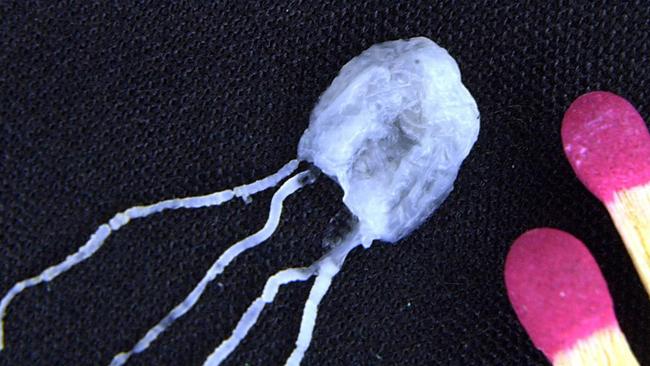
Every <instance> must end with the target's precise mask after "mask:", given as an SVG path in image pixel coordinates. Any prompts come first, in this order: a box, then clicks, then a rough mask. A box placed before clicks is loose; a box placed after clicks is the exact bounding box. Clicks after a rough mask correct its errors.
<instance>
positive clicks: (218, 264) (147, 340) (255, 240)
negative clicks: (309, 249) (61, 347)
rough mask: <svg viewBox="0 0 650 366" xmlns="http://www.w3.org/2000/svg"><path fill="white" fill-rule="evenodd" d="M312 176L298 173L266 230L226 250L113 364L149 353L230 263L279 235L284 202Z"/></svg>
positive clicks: (279, 195) (281, 192)
mask: <svg viewBox="0 0 650 366" xmlns="http://www.w3.org/2000/svg"><path fill="white" fill-rule="evenodd" d="M310 174H311V173H310V172H309V171H304V172H301V173H298V174H296V175H295V176H293V177H291V178H289V179H288V180H287V181H286V182H285V183H284V184H282V186H280V188H279V189H278V190H277V192H275V194H274V195H273V198H272V199H271V207H270V209H269V216H268V219H267V221H266V224H264V227H263V228H262V229H260V230H259V231H257V232H256V233H254V234H252V235H250V236H248V237H246V238H244V239H242V240H240V241H239V242H237V243H235V244H233V245H232V246H230V247H229V248H228V249H226V251H225V252H223V254H221V256H219V258H218V259H217V260H216V261H215V262H214V263H213V264H212V266H211V267H210V269H209V270H208V271H207V272H206V274H205V276H204V277H203V278H202V279H201V281H199V283H198V284H197V285H196V286H195V287H194V289H193V290H192V291H191V292H190V293H189V295H188V296H187V297H186V298H185V299H184V300H183V301H182V302H181V303H180V304H178V305H176V307H174V308H173V309H172V310H171V311H170V312H169V313H167V315H165V317H164V318H162V320H160V321H159V322H158V323H157V324H156V325H155V326H154V327H152V328H151V329H149V331H147V333H146V334H145V335H144V336H143V337H142V338H141V339H140V340H139V341H138V342H137V343H136V344H135V346H133V348H131V349H130V350H129V351H126V352H121V353H119V354H117V355H116V356H115V357H114V358H113V360H112V361H111V366H119V365H122V364H124V363H125V362H126V361H127V360H128V359H129V357H130V356H131V355H133V354H134V353H140V352H142V351H144V350H146V349H147V348H148V347H149V345H150V344H151V342H153V341H154V340H155V339H156V338H158V336H159V335H160V334H161V333H162V332H164V331H165V330H166V329H167V328H168V327H169V326H171V325H172V324H173V323H174V321H176V319H178V318H180V317H181V316H183V315H185V313H187V312H188V311H189V310H190V309H191V308H192V307H193V306H194V305H195V304H196V303H197V301H198V300H199V298H200V296H201V295H202V294H203V292H204V291H205V289H206V287H207V286H208V284H209V283H210V282H212V281H213V280H214V279H215V278H216V277H217V276H218V275H219V274H221V273H222V272H223V271H224V269H225V268H226V267H227V266H228V265H229V264H230V262H232V261H233V260H234V259H235V258H236V257H237V256H238V255H239V254H241V253H243V252H244V251H246V250H248V249H251V248H253V247H255V246H257V245H259V244H260V243H262V242H264V241H265V240H266V239H268V238H269V237H270V236H271V235H272V234H273V233H274V232H275V230H276V229H277V227H278V225H279V223H280V215H281V213H282V204H283V202H284V200H285V199H286V198H287V197H289V196H290V195H291V194H293V193H294V192H296V191H297V190H299V189H300V188H302V187H303V186H304V185H305V184H309V183H311V181H310V180H309V179H306V178H309V176H310Z"/></svg>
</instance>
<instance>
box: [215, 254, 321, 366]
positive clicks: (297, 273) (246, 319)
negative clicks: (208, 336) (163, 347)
mask: <svg viewBox="0 0 650 366" xmlns="http://www.w3.org/2000/svg"><path fill="white" fill-rule="evenodd" d="M313 274H314V269H313V268H311V267H301V268H289V269H284V270H282V271H279V272H278V273H276V274H274V275H273V276H271V277H269V279H268V280H267V281H266V285H264V290H263V291H262V294H261V295H260V296H259V297H258V298H257V299H255V300H254V301H253V302H252V303H251V305H250V306H249V307H248V309H247V310H246V312H245V313H244V315H242V317H241V318H240V319H239V322H238V323H237V326H235V329H234V330H233V332H232V335H231V336H230V337H229V338H227V339H225V340H224V341H223V342H221V344H220V345H219V346H218V347H217V348H216V349H215V350H214V351H213V352H212V354H210V356H208V358H207V359H206V360H205V362H204V363H203V366H217V365H219V364H221V362H223V361H224V360H225V359H226V358H227V357H228V356H229V355H230V353H232V351H234V350H235V348H237V346H238V345H239V342H241V341H242V340H243V339H244V338H245V337H246V335H247V334H248V331H249V330H250V329H251V328H252V327H253V325H255V323H257V318H259V316H260V314H261V313H262V310H264V306H265V305H266V304H270V303H272V302H273V300H274V299H275V295H276V294H277V293H278V290H279V289H280V286H282V285H286V284H287V283H290V282H296V281H306V280H308V279H309V278H310V277H311V276H313Z"/></svg>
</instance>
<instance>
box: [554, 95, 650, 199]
mask: <svg viewBox="0 0 650 366" xmlns="http://www.w3.org/2000/svg"><path fill="white" fill-rule="evenodd" d="M562 143H563V144H564V152H565V153H566V155H567V158H568V159H569V162H570V163H571V166H572V167H573V170H574V171H575V172H576V175H577V176H578V178H579V179H580V180H581V181H582V183H583V184H584V185H585V186H587V188H588V189H589V190H590V191H591V192H592V193H593V194H594V195H596V197H598V198H599V199H600V200H601V201H603V202H605V203H608V202H610V201H611V200H612V198H613V196H612V195H613V193H614V192H617V191H621V190H625V189H628V188H633V187H636V186H639V185H644V184H646V183H649V182H650V134H649V133H648V128H647V127H646V124H645V122H643V119H642V118H641V116H640V115H639V113H638V112H637V111H636V109H634V107H633V106H632V105H631V104H630V103H629V102H628V101H627V100H625V99H623V98H621V97H619V96H618V95H616V94H612V93H609V92H603V91H598V92H592V93H587V94H584V95H582V96H580V97H579V98H578V99H576V100H575V101H574V102H573V103H572V104H571V106H570V107H569V109H568V110H567V111H566V113H565V114H564V119H563V120H562Z"/></svg>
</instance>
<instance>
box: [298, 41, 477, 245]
mask: <svg viewBox="0 0 650 366" xmlns="http://www.w3.org/2000/svg"><path fill="white" fill-rule="evenodd" d="M479 124H480V123H479V112H478V108H477V106H476V102H475V101H474V99H473V98H472V96H471V95H470V93H469V92H468V91H467V89H466V88H465V86H464V85H463V83H462V82H461V77H460V71H459V69H458V65H457V64H456V62H455V61H454V59H453V58H452V57H451V56H450V55H449V54H448V53H447V51H446V50H445V49H443V48H441V47H439V46H438V45H437V44H435V43H434V42H433V41H431V40H429V39H427V38H424V37H417V38H412V39H409V40H397V41H390V42H384V43H381V44H377V45H374V46H372V47H370V48H369V49H367V50H366V51H364V52H363V53H361V54H360V55H359V56H357V57H355V58H353V59H352V60H350V62H348V63H347V64H346V65H345V66H343V68H342V69H341V72H340V73H339V75H338V76H337V77H336V78H335V79H334V81H333V82H332V85H331V86H330V87H329V88H328V89H327V90H326V91H325V93H323V95H322V96H321V98H320V100H319V102H318V104H317V105H316V107H315V108H314V111H313V112H312V115H311V119H310V123H309V127H308V129H307V130H306V131H305V133H304V134H303V136H302V138H301V140H300V144H299V146H298V156H299V158H300V159H302V160H306V161H309V162H312V163H313V164H314V165H316V166H317V167H319V168H320V169H321V170H322V171H323V172H324V173H325V174H327V175H329V176H330V177H331V178H333V179H335V180H336V181H337V182H338V183H339V185H340V186H341V188H342V189H343V192H344V196H343V202H344V203H345V204H346V206H347V207H348V208H349V209H350V211H351V212H352V213H353V214H354V215H356V216H357V218H358V219H359V224H360V228H359V229H360V230H361V232H362V234H363V236H364V237H365V239H366V240H368V239H369V240H373V239H381V240H385V241H390V242H395V241H397V240H399V239H400V238H402V237H403V236H405V235H407V234H408V233H409V232H411V231H412V230H413V229H415V228H416V227H417V226H418V225H419V224H421V223H422V221H424V220H425V219H426V218H427V217H428V216H429V215H430V214H431V213H432V212H433V210H434V209H435V208H436V207H438V205H440V203H441V202H442V201H443V200H444V199H445V198H446V196H447V195H448V194H449V192H451V190H452V186H453V182H454V180H455V178H456V175H457V173H458V169H459V168H460V165H461V163H462V161H463V159H464V158H465V157H466V156H467V154H468V153H469V151H470V149H471V148H472V145H473V144H474V142H475V141H476V138H477V137H478V132H479Z"/></svg>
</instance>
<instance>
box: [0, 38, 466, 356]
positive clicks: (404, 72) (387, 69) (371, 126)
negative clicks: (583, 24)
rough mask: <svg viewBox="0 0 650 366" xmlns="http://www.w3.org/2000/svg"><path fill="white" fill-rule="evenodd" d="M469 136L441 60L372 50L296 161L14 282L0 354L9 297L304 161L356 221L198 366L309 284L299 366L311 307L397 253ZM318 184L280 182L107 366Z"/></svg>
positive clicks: (435, 50) (169, 205)
mask: <svg viewBox="0 0 650 366" xmlns="http://www.w3.org/2000/svg"><path fill="white" fill-rule="evenodd" d="M478 132H479V112H478V109H477V106H476V103H475V101H474V99H473V98H472V96H471V95H470V93H469V92H468V91H467V89H465V87H464V86H463V84H462V82H461V78H460V71H459V69H458V66H457V65H456V62H455V61H454V59H453V58H452V57H451V56H450V55H449V54H448V53H447V51H446V50H444V49H443V48H441V47H439V46H438V45H436V44H435V43H434V42H432V41H431V40H429V39H427V38H423V37H418V38H412V39H409V40H397V41H390V42H385V43H381V44H377V45H374V46H372V47H370V48H369V49H368V50H366V51H364V52H363V53H361V54H360V55H359V56H357V57H355V58H353V59H352V60H351V61H350V62H348V63H347V64H346V65H345V66H343V68H342V69H341V71H340V74H339V75H338V76H337V77H336V78H335V79H334V81H333V82H332V85H331V86H330V87H329V88H328V89H327V90H326V91H325V93H324V94H323V95H322V96H321V98H320V100H319V102H318V104H317V105H316V107H315V108H314V110H313V112H312V115H311V118H310V122H309V127H308V129H307V130H306V131H305V133H304V134H303V136H302V138H301V139H300V143H299V146H298V159H297V160H292V161H290V162H289V163H287V164H286V165H285V166H283V167H282V168H281V169H280V170H279V171H278V172H277V173H275V174H272V175H271V176H268V177H266V178H263V179H261V180H258V181H256V182H253V183H250V184H247V185H242V186H239V187H236V188H234V189H232V190H226V191H222V192H217V193H213V194H209V195H206V196H199V197H189V198H179V199H170V200H166V201H162V202H159V203H155V204H152V205H148V206H136V207H132V208H129V209H127V210H126V211H123V212H120V213H118V214H116V215H115V216H114V217H113V218H112V219H111V220H110V221H109V222H108V223H106V224H103V225H101V226H100V227H99V228H98V229H97V230H96V231H95V233H94V234H93V235H92V236H91V237H90V239H89V240H88V242H86V243H85V244H84V245H83V246H82V247H81V248H79V250H78V251H77V252H76V253H74V254H72V255H70V256H68V257H67V258H66V259H65V260H64V261H63V262H61V263H59V264H56V265H54V266H52V267H49V268H47V269H46V270H44V271H43V272H42V273H41V274H39V275H37V276H35V277H32V278H29V279H26V280H24V281H21V282H18V283H16V284H15V285H14V286H13V287H12V288H11V289H10V290H9V292H8V293H7V294H6V295H5V296H4V298H3V299H2V301H1V302H0V349H2V347H3V343H2V339H3V333H2V323H1V321H2V319H3V318H4V315H5V312H6V310H7V307H8V306H9V303H10V302H11V300H12V299H13V298H14V297H15V296H16V295H18V294H19V293H20V292H21V291H23V290H25V289H26V288H28V287H32V286H35V285H38V284H40V283H42V282H46V281H51V280H52V279H54V278H55V277H57V276H59V275H60V274H62V273H63V272H65V271H67V270H69V269H70V268H72V267H73V266H74V265H76V264H78V263H80V262H82V261H84V260H85V259H87V258H89V257H90V256H92V255H93V254H94V253H95V252H96V251H97V250H99V248H101V246H102V244H103V243H104V241H105V240H106V238H107V237H108V236H109V235H110V234H111V233H113V232H115V231H117V230H119V229H120V228H121V227H122V226H124V225H126V224H127V223H128V222H129V221H131V220H133V219H136V218H142V217H146V216H149V215H152V214H154V213H158V212H161V211H163V210H169V209H178V208H196V207H206V206H215V205H219V204H221V203H223V202H226V201H228V200H231V199H233V198H235V197H240V198H242V199H247V198H248V197H249V196H251V195H253V194H255V193H257V192H260V191H262V190H265V189H268V188H271V187H274V186H276V185H278V184H279V183H280V182H282V181H284V180H285V179H286V178H287V177H289V176H290V175H291V174H292V173H293V172H294V171H295V170H296V169H297V168H298V163H299V161H306V162H309V163H312V164H313V165H314V166H316V167H317V168H318V169H320V170H321V171H322V172H324V173H325V174H327V175H328V176H329V177H330V178H332V179H334V180H335V181H336V182H337V183H338V184H339V185H340V186H341V188H342V189H343V192H344V195H343V202H344V203H345V205H346V206H347V208H348V209H349V211H350V212H351V213H352V214H353V216H354V221H353V222H351V223H350V226H351V229H350V230H349V232H348V233H347V234H346V235H344V236H343V237H342V238H340V240H338V242H336V243H334V244H333V245H332V247H331V249H330V251H329V252H328V253H327V254H325V255H324V256H323V257H321V259H319V260H318V261H316V262H315V263H313V264H312V265H310V266H309V267H304V268H289V269H285V270H282V271H280V272H278V273H276V274H275V275H273V276H271V277H270V278H269V279H268V280H267V282H266V285H265V286H264V289H263V290H262V293H261V295H260V296H259V297H258V298H257V299H256V300H254V301H253V303H252V304H251V305H250V306H249V308H248V309H247V310H246V312H245V313H244V314H243V315H242V317H241V319H240V320H239V323H238V324H237V326H236V327H235V329H234V330H233V332H232V335H231V336H230V337H229V338H228V339H225V340H223V341H222V342H221V344H220V345H219V346H218V347H217V348H216V349H215V350H214V352H213V353H212V354H210V355H209V356H208V358H207V360H206V361H205V365H219V364H220V363H221V362H222V361H224V360H225V359H226V358H227V357H228V355H229V354H230V353H231V352H233V351H234V350H235V348H236V347H237V346H238V345H239V343H240V342H241V341H242V339H243V338H244V337H245V336H246V334H247V333H248V331H249V330H250V329H251V327H252V326H253V325H254V324H255V323H256V321H257V318H258V317H259V315H260V313H261V312H262V310H263V308H264V306H265V305H266V304H269V303H272V302H273V299H274V298H275V295H276V294H277V292H278V290H279V288H280V286H282V285H284V284H287V283H289V282H293V281H305V280H308V279H309V278H310V277H312V276H316V278H315V281H314V284H313V286H312V288H311V291H310V293H309V297H308V299H307V301H306V302H305V306H304V310H303V314H302V321H301V325H300V330H299V333H298V337H297V340H296V343H295V348H294V350H293V352H292V353H291V355H290V356H289V358H288V360H287V361H286V364H287V365H299V364H300V362H301V360H302V358H303V355H304V354H305V351H306V350H307V348H308V347H309V344H310V342H311V337H312V331H313V329H314V326H315V324H316V315H317V311H318V305H319V303H320V301H321V300H322V298H323V296H324V295H325V293H326V292H327V290H328V288H329V286H330V284H331V283H332V279H333V277H334V276H335V275H336V274H337V273H338V271H339V270H340V268H341V266H342V264H343V262H344V260H345V258H346V256H347V255H348V253H349V252H350V251H351V250H352V249H354V248H355V247H357V246H359V245H363V246H364V247H366V248H368V247H369V246H370V245H371V244H372V242H373V241H375V240H382V241H386V242H391V243H395V242H397V241H398V240H399V239H401V238H403V237H404V236H406V235H408V234H409V233H410V232H411V231H413V230H414V229H415V228H417V227H418V226H419V225H420V224H422V222H423V221H424V220H425V219H426V218H427V217H428V216H429V215H431V213H432V212H433V211H434V210H435V209H436V208H437V207H438V206H439V205H440V204H441V202H442V201H443V200H444V199H445V198H446V197H447V195H448V194H449V192H451V190H452V186H453V182H454V180H455V178H456V175H457V173H458V170H459V168H460V165H461V163H462V161H463V160H464V159H465V157H466V156H467V155H468V154H469V151H470V149H471V148H472V146H473V144H474V142H475V141H476V138H477V137H478ZM315 178H316V177H315V175H314V174H313V173H312V172H311V171H310V170H306V171H303V172H301V173H298V174H296V175H294V176H293V177H291V178H289V179H287V180H286V181H284V183H283V184H282V185H281V186H280V188H279V189H278V190H277V191H276V192H275V194H274V195H273V198H272V201H271V208H270V212H269V216H268V220H267V222H266V224H265V225H264V227H263V228H262V229H260V230H259V231H258V232H256V233H254V234H253V235H251V236H249V237H247V238H245V239H243V240H241V241H239V242H237V243H235V244H234V245H232V246H231V247H229V248H228V249H227V250H226V251H225V252H224V253H223V254H222V255H221V256H220V257H219V258H218V259H217V261H216V262H215V263H214V264H213V265H212V267H210V269H209V270H208V271H207V273H206V274H205V277H203V279H202V280H201V281H200V282H199V283H198V284H197V285H196V287H195V288H194V289H193V290H192V291H191V292H190V293H189V295H187V297H186V298H185V299H184V300H183V301H181V302H180V303H179V304H178V305H177V306H176V307H175V308H174V309H172V310H171V311H170V312H169V313H168V314H167V315H166V316H165V317H164V318H163V319H161V320H160V322H158V324H155V325H154V326H153V327H152V328H151V329H150V330H149V331H148V332H147V333H146V334H144V335H143V337H142V338H141V339H140V340H139V341H137V342H136V344H135V345H134V346H133V348H131V349H130V350H127V351H125V352H122V353H119V354H117V355H116V356H115V357H114V358H113V360H112V362H111V365H113V366H117V365H122V364H124V363H125V362H126V361H127V360H128V359H129V357H130V356H131V355H133V354H134V353H139V352H142V351H144V350H145V349H147V347H149V345H150V344H151V342H153V341H154V340H155V339H156V338H157V337H158V336H159V335H160V334H161V333H162V332H164V331H165V330H166V329H167V328H168V327H169V326H170V325H171V324H172V323H173V322H174V321H175V320H176V319H178V318H180V317H181V316H183V315H184V314H185V313H187V312H188V311H189V310H190V309H191V308H192V307H193V306H194V304H196V302H197V301H198V300H199V297H200V296H201V294H202V293H203V292H204V290H205V289H206V287H207V286H208V284H209V283H210V282H211V281H213V280H214V279H215V277H216V276H218V275H219V274H220V273H222V272H223V271H224V269H225V268H226V267H227V266H228V264H230V263H231V262H232V260H233V259H234V258H235V257H237V256H238V255H239V254H241V253H242V252H244V251H246V250H248V249H251V248H253V247H255V246H256V245H258V244H260V243H262V242H263V241H265V240H266V239H268V238H269V237H270V236H271V234H273V232H274V231H275V229H276V228H277V226H278V222H279V219H280V214H281V211H282V203H283V201H284V200H285V199H286V198H287V197H288V196H289V195H291V194H293V193H294V192H296V191H297V190H299V189H300V188H301V187H303V186H304V185H306V184H310V183H311V182H313V180H314V179H315Z"/></svg>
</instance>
